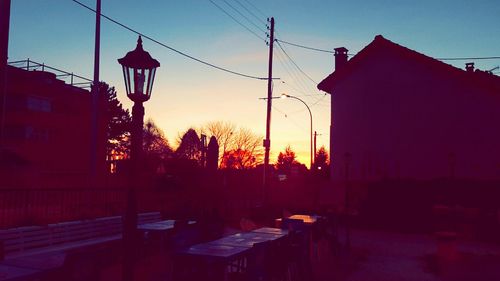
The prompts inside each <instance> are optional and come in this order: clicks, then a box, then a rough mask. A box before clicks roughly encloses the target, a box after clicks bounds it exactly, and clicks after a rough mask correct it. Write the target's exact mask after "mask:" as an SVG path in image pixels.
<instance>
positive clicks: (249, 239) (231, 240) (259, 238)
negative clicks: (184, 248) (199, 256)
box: [211, 231, 286, 248]
mask: <svg viewBox="0 0 500 281" xmlns="http://www.w3.org/2000/svg"><path fill="white" fill-rule="evenodd" d="M284 236H286V234H279V233H278V234H276V233H265V232H252V231H251V232H243V233H236V234H233V235H229V236H226V237H223V238H220V239H217V240H215V241H212V242H211V243H214V244H220V245H231V246H240V247H249V248H250V247H253V245H254V244H256V243H261V242H266V241H273V240H277V239H280V238H282V237H284Z"/></svg>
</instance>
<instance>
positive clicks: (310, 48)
mask: <svg viewBox="0 0 500 281" xmlns="http://www.w3.org/2000/svg"><path fill="white" fill-rule="evenodd" d="M276 41H278V42H281V43H284V44H288V45H291V46H295V47H299V48H303V49H308V50H313V51H318V52H324V53H330V54H334V53H335V52H334V51H329V50H324V49H318V48H314V47H308V46H304V45H300V44H297V43H291V42H287V41H283V40H281V39H276Z"/></svg>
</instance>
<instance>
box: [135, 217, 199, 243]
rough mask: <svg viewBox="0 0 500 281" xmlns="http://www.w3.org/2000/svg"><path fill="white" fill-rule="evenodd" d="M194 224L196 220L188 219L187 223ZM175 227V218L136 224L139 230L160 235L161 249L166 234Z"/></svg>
mask: <svg viewBox="0 0 500 281" xmlns="http://www.w3.org/2000/svg"><path fill="white" fill-rule="evenodd" d="M193 224H196V221H188V225H193ZM174 228H175V220H163V221H157V222H151V223H145V224H141V225H139V226H137V229H138V230H139V231H142V232H144V233H147V234H149V233H151V234H155V235H158V236H159V237H160V247H161V248H162V249H163V248H164V245H165V239H166V237H165V236H166V235H167V234H169V233H170V231H172V230H173V229H174Z"/></svg>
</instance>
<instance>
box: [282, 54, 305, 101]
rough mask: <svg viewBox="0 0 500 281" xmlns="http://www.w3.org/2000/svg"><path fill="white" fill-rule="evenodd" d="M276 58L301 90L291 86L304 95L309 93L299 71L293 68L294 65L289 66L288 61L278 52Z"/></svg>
mask: <svg viewBox="0 0 500 281" xmlns="http://www.w3.org/2000/svg"><path fill="white" fill-rule="evenodd" d="M275 54H276V58H277V59H278V62H279V63H280V64H281V66H282V67H283V69H284V70H285V72H287V73H288V76H289V77H290V79H291V80H292V81H294V82H295V84H296V86H297V87H299V88H300V89H297V88H294V87H292V85H289V86H290V87H291V88H294V90H296V91H297V92H300V93H302V94H306V93H307V92H308V90H307V88H308V87H307V86H306V85H305V83H303V79H302V77H301V76H300V75H298V71H297V70H296V69H295V68H294V67H293V65H287V62H288V61H287V60H286V59H285V58H284V57H282V55H281V53H280V52H276V53H275Z"/></svg>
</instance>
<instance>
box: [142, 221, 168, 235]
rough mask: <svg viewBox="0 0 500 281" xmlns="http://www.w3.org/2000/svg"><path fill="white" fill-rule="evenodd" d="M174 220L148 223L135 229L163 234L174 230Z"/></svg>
mask: <svg viewBox="0 0 500 281" xmlns="http://www.w3.org/2000/svg"><path fill="white" fill-rule="evenodd" d="M174 224H175V220H164V221H158V222H150V223H145V224H141V225H138V226H137V229H139V230H142V231H156V232H165V231H168V230H170V229H173V228H174Z"/></svg>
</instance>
